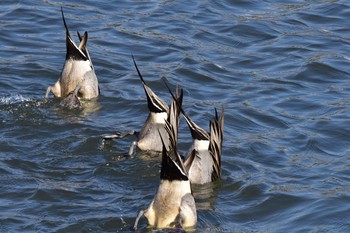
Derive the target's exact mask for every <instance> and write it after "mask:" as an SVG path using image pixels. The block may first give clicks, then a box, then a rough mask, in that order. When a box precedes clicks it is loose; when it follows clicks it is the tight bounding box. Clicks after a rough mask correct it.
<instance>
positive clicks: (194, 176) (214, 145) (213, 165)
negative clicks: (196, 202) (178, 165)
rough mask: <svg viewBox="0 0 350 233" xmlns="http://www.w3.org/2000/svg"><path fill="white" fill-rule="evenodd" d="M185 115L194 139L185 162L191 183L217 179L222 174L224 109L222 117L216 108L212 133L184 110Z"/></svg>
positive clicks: (212, 122)
mask: <svg viewBox="0 0 350 233" xmlns="http://www.w3.org/2000/svg"><path fill="white" fill-rule="evenodd" d="M183 115H184V117H185V119H186V122H187V124H188V126H189V128H190V131H191V134H192V139H193V143H192V146H191V148H190V149H189V151H188V153H187V156H186V159H185V162H184V164H185V168H186V171H187V172H188V176H189V179H190V180H191V183H193V184H204V183H209V182H212V181H215V180H217V179H218V178H220V176H221V149H222V140H223V128H224V109H223V108H222V110H221V116H220V118H219V117H218V114H217V111H216V109H215V116H214V120H213V121H210V123H209V126H210V133H208V132H206V131H205V130H203V129H202V128H201V127H199V126H198V125H197V124H195V123H194V122H193V121H192V120H191V118H190V117H189V116H188V115H187V114H186V113H185V112H184V111H183Z"/></svg>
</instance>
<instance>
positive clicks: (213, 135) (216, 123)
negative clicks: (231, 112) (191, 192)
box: [209, 107, 224, 181]
mask: <svg viewBox="0 0 350 233" xmlns="http://www.w3.org/2000/svg"><path fill="white" fill-rule="evenodd" d="M223 130H224V108H223V107H222V109H221V116H220V119H219V117H218V113H217V110H216V109H215V117H214V120H213V121H210V144H209V152H210V154H211V155H212V158H213V161H214V165H213V169H214V171H213V173H212V180H213V181H214V180H216V179H218V178H219V177H220V176H221V152H222V140H223Z"/></svg>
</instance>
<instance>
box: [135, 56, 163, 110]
mask: <svg viewBox="0 0 350 233" xmlns="http://www.w3.org/2000/svg"><path fill="white" fill-rule="evenodd" d="M131 57H132V60H133V62H134V66H135V68H136V71H137V73H138V75H139V77H140V79H141V81H142V84H143V88H144V90H145V93H146V96H147V103H148V109H149V110H150V111H151V112H156V113H160V112H168V105H167V104H166V103H165V102H164V101H163V100H162V99H161V98H159V97H158V96H157V95H156V94H155V93H154V92H153V91H152V90H151V88H149V87H148V86H147V84H146V82H145V80H144V79H143V77H142V74H141V72H140V70H139V68H138V67H137V64H136V61H135V59H134V56H133V55H131Z"/></svg>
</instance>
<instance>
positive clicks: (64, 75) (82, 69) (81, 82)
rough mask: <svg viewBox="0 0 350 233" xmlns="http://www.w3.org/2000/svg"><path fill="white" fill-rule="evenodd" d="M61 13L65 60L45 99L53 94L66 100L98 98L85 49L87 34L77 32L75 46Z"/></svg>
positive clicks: (96, 83)
mask: <svg viewBox="0 0 350 233" xmlns="http://www.w3.org/2000/svg"><path fill="white" fill-rule="evenodd" d="M61 13H62V19H63V24H64V27H65V29H66V59H65V62H64V65H63V69H62V72H61V75H60V77H59V79H58V80H57V82H56V83H55V84H54V85H53V86H49V87H48V88H47V90H46V94H45V98H48V96H49V94H50V93H53V95H54V96H55V97H62V98H66V97H67V96H73V97H78V98H79V100H80V99H85V100H89V99H93V98H96V97H98V96H99V93H100V88H99V84H98V79H97V77H96V74H95V69H94V66H93V64H92V61H91V57H90V54H89V51H88V49H87V47H86V44H87V40H88V33H87V32H85V33H84V34H83V35H81V34H80V33H79V32H77V34H78V38H79V40H80V44H79V46H77V44H76V43H75V42H74V40H73V39H72V37H71V35H70V33H69V29H68V26H67V23H66V20H65V17H64V13H63V8H61ZM77 88H78V89H77ZM74 93H76V94H74ZM70 99H74V101H75V98H69V99H68V100H66V102H69V100H70ZM68 105H69V104H68Z"/></svg>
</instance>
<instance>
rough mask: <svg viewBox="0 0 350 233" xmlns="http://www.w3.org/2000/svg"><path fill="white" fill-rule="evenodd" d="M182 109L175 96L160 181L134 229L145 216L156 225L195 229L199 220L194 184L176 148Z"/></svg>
mask: <svg viewBox="0 0 350 233" xmlns="http://www.w3.org/2000/svg"><path fill="white" fill-rule="evenodd" d="M179 114H180V110H179V108H178V107H177V103H176V102H175V100H174V101H173V102H172V104H171V105H170V109H169V116H168V118H167V120H166V124H165V130H166V132H167V134H168V137H169V142H170V143H169V146H168V147H167V146H166V144H165V142H164V140H163V139H164V138H163V135H162V134H161V133H159V135H160V138H161V143H162V147H163V150H162V161H161V171H160V184H159V187H158V190H157V192H156V194H155V197H154V199H153V200H152V202H151V204H150V205H149V207H148V208H147V209H145V210H141V211H140V212H139V214H138V215H137V217H136V220H135V224H134V226H133V229H134V230H137V225H138V222H139V220H140V218H141V217H142V216H145V217H146V218H147V221H148V225H150V226H151V227H154V228H157V229H159V228H182V229H193V228H195V226H196V224H197V210H196V203H195V199H194V197H193V195H192V190H191V184H190V180H189V178H188V174H187V172H186V169H185V167H184V163H183V160H182V158H181V156H180V154H179V153H178V151H177V134H178V132H177V131H178V124H179V123H178V121H177V116H178V115H179Z"/></svg>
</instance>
